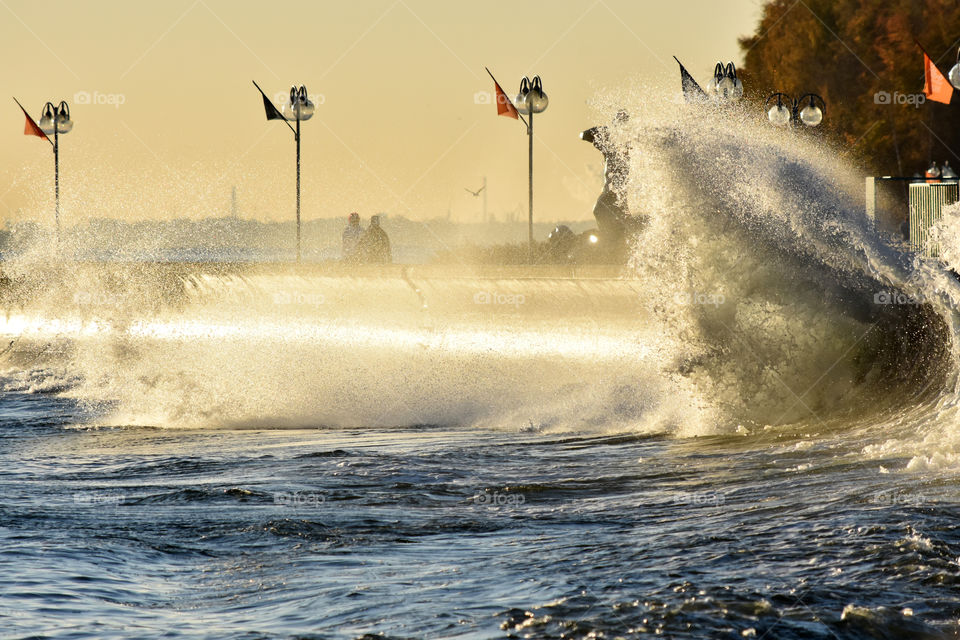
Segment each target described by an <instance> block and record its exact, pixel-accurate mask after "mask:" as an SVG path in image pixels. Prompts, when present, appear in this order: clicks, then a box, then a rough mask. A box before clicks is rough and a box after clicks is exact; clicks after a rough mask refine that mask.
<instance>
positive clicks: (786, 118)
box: [767, 104, 790, 127]
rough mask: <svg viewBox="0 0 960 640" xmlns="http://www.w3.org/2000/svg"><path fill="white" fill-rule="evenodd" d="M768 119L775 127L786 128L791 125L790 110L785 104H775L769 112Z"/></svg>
mask: <svg viewBox="0 0 960 640" xmlns="http://www.w3.org/2000/svg"><path fill="white" fill-rule="evenodd" d="M767 119H768V120H770V123H771V124H773V125H776V126H778V127H785V126H787V125H788V124H790V109H788V108H787V107H786V106H785V105H783V104H775V105H773V106H772V107H770V110H769V111H767Z"/></svg>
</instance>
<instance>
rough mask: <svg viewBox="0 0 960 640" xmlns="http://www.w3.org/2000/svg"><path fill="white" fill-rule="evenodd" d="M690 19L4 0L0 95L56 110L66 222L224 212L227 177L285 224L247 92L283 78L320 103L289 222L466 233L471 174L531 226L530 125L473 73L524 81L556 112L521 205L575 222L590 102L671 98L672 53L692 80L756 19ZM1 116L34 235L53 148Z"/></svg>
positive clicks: (1, 178)
mask: <svg viewBox="0 0 960 640" xmlns="http://www.w3.org/2000/svg"><path fill="white" fill-rule="evenodd" d="M285 6H290V5H285ZM687 7H688V10H687V11H684V12H683V15H682V16H678V15H677V12H675V11H673V10H672V9H671V8H669V7H668V8H664V6H663V5H661V4H660V3H657V4H653V3H630V2H626V1H622V0H597V1H596V2H592V3H590V2H582V3H575V4H564V5H557V4H554V3H549V4H548V3H545V2H538V3H525V4H523V5H516V4H513V3H506V2H493V3H484V4H483V5H481V6H473V7H466V6H461V5H459V4H447V3H441V2H437V1H434V0H423V1H414V0H410V1H404V0H384V1H382V2H366V3H363V4H358V5H351V6H338V7H337V8H336V10H335V11H336V12H335V13H334V12H333V11H331V10H330V9H328V8H325V7H322V6H317V5H311V4H302V5H294V6H293V7H292V8H289V9H285V10H283V11H276V10H269V9H265V8H264V5H263V4H262V3H256V4H252V3H242V4H241V3H226V2H216V1H212V0H211V1H206V0H185V1H183V2H175V3H172V2H171V3H157V4H150V5H140V4H125V3H121V2H117V1H113V0H105V1H102V2H96V3H93V4H85V5H80V4H70V3H56V4H55V5H54V8H55V10H54V11H51V10H50V5H39V4H34V3H28V2H22V1H3V2H0V13H4V14H6V15H7V19H6V20H5V21H4V25H5V28H4V38H3V45H2V48H3V50H4V51H5V53H6V54H7V58H8V59H17V60H18V62H17V64H16V65H11V66H7V67H6V68H4V70H3V71H2V74H3V78H4V80H3V84H4V86H5V87H7V93H8V94H12V95H15V96H16V97H17V98H18V99H19V100H20V101H21V102H22V103H23V105H24V106H25V107H26V108H27V110H28V111H29V112H30V113H31V115H33V116H34V117H35V118H36V117H39V112H40V109H41V105H42V104H43V103H44V102H45V101H47V100H51V101H54V102H59V100H61V99H63V100H66V101H67V102H68V103H69V104H70V107H71V110H72V115H73V119H74V121H75V128H74V130H73V132H71V133H70V134H69V135H67V136H65V137H64V139H63V140H62V141H61V188H62V199H63V205H62V216H63V221H64V223H65V224H70V223H72V222H82V221H83V220H84V219H87V218H96V217H115V218H119V219H124V220H137V219H163V218H176V217H188V218H193V217H206V216H211V215H218V214H223V213H225V212H229V211H230V208H231V190H232V188H233V187H234V186H235V187H236V188H237V192H238V202H239V209H240V210H241V211H243V215H244V217H247V218H253V219H258V220H265V221H278V220H288V219H292V218H293V215H294V195H293V194H294V190H293V187H294V143H293V136H292V135H291V133H290V132H289V130H287V128H286V127H285V126H284V125H283V124H282V123H281V122H276V121H274V122H267V121H266V120H265V118H264V113H263V107H262V104H261V101H260V98H259V95H258V93H257V91H256V89H255V88H254V87H253V85H252V84H251V82H250V81H251V80H256V81H257V82H258V83H259V84H260V85H261V86H262V87H263V88H264V90H265V91H266V92H267V94H268V95H269V96H271V97H273V96H275V95H278V94H283V93H285V92H286V91H287V90H288V89H289V86H290V85H291V84H292V83H294V82H295V83H298V84H299V83H303V84H305V85H306V86H307V88H308V90H309V92H310V93H311V95H313V96H316V101H317V102H318V105H317V112H316V115H315V116H314V118H313V119H312V120H311V121H309V122H306V123H304V125H303V217H304V219H305V220H312V219H323V218H330V217H339V216H341V215H345V214H346V213H347V212H349V211H353V210H356V211H359V212H360V213H361V214H362V215H365V216H368V215H370V214H372V213H375V212H387V213H390V214H392V215H396V216H400V215H403V216H406V217H408V218H411V219H415V220H424V219H431V218H443V217H446V215H447V212H448V211H449V212H450V215H451V217H452V218H453V219H454V220H457V221H460V222H466V221H474V220H480V219H481V216H482V213H481V206H482V204H481V202H482V201H481V199H480V198H475V197H474V196H472V195H470V194H468V193H467V192H466V191H465V188H467V187H469V188H471V189H478V188H479V187H480V185H481V184H482V182H483V178H484V176H486V177H487V182H488V198H489V204H488V207H489V211H491V212H493V213H495V214H496V215H499V216H502V215H504V214H508V213H511V212H513V213H515V214H516V215H517V216H518V217H525V216H526V178H527V172H526V163H527V146H526V145H527V141H526V136H525V131H524V128H523V125H522V124H521V123H518V122H515V121H512V120H509V119H507V118H498V117H496V115H495V110H494V107H493V106H492V105H490V104H485V103H484V94H485V93H486V94H488V93H489V92H490V91H491V90H492V82H491V81H490V79H489V78H488V76H487V75H486V73H485V72H484V70H483V68H484V66H489V67H490V68H491V70H492V71H493V72H494V73H495V74H497V76H498V79H499V80H500V81H501V84H503V85H504V88H505V89H506V90H507V91H508V93H515V92H516V89H517V85H518V81H519V78H520V77H521V76H522V75H523V74H529V75H534V74H539V75H540V76H541V77H542V78H543V81H544V88H545V90H546V92H547V94H548V95H549V97H550V100H551V102H550V107H549V109H548V110H547V112H546V113H545V114H543V115H542V116H539V117H538V118H537V121H536V127H535V131H536V150H535V154H536V173H537V180H536V206H535V211H536V212H537V213H543V214H544V216H549V218H550V219H552V220H583V219H588V218H589V217H590V215H591V209H592V205H593V201H594V199H595V197H596V194H597V192H598V191H599V189H600V185H601V178H600V168H601V166H602V159H601V157H600V156H599V154H598V153H597V152H596V151H595V150H594V149H593V148H592V147H591V146H590V145H587V144H585V143H583V142H582V141H580V140H579V139H578V138H577V133H578V132H579V131H580V130H582V129H584V128H587V127H589V126H591V125H593V124H595V122H594V120H595V119H596V118H597V117H599V115H600V114H601V113H602V112H603V111H604V108H603V107H602V106H601V107H599V108H598V107H597V106H596V104H592V103H595V102H596V101H597V100H598V98H599V97H600V96H602V95H603V93H604V91H605V90H608V89H613V88H618V89H622V88H623V87H629V86H632V87H638V88H639V87H645V88H648V89H649V90H654V91H665V92H669V93H671V94H676V93H679V87H678V86H677V85H678V74H677V68H676V63H675V62H674V61H673V60H672V58H671V56H672V55H674V54H675V55H677V56H678V57H679V58H680V59H681V60H683V62H684V64H686V65H687V66H688V68H690V70H691V71H692V72H693V73H694V74H695V75H696V76H697V77H704V78H705V77H707V76H708V75H709V73H710V71H711V69H712V65H713V63H714V62H715V61H716V60H718V59H723V60H728V59H733V60H736V61H739V60H740V55H739V50H738V46H737V38H738V37H739V36H741V35H744V34H746V33H749V32H750V31H751V30H752V29H753V28H754V27H755V26H756V23H757V20H758V18H759V6H758V5H757V3H756V1H755V0H738V1H737V2H735V3H725V4H724V5H723V6H720V5H718V4H716V3H709V2H706V1H705V0H696V1H694V2H690V3H687ZM286 16H295V17H291V18H290V19H288V18H287V17H286ZM593 42H602V47H601V46H594V47H591V46H589V43H593ZM585 43H587V44H585ZM478 95H479V99H478V97H477V96H478ZM85 99H86V101H87V102H88V103H87V104H84V102H85ZM3 112H4V113H6V114H7V115H6V117H5V120H4V122H6V125H5V126H3V127H0V142H2V148H3V153H2V154H0V215H2V216H3V218H4V220H37V221H40V222H42V223H44V224H49V223H51V222H52V220H51V219H52V211H53V188H52V187H53V185H52V182H53V175H52V174H53V167H52V165H53V161H52V154H51V153H50V148H49V145H47V143H46V142H44V141H41V140H38V139H36V138H33V137H28V136H24V135H22V128H23V117H22V115H21V114H20V111H19V109H18V108H17V106H16V104H15V103H14V102H13V101H12V100H10V101H9V104H8V106H7V108H6V109H5V110H4V111H3ZM538 219H540V218H539V216H538Z"/></svg>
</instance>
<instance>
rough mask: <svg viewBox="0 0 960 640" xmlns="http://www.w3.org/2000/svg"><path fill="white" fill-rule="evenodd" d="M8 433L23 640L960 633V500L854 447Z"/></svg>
mask: <svg viewBox="0 0 960 640" xmlns="http://www.w3.org/2000/svg"><path fill="white" fill-rule="evenodd" d="M0 410H2V411H3V419H4V420H3V422H4V424H3V430H2V434H0V437H2V440H0V442H2V451H3V453H2V465H0V483H2V484H0V496H2V497H0V518H2V520H0V522H2V528H0V536H2V551H0V566H2V570H3V576H4V580H3V592H2V593H3V595H2V607H3V608H2V610H0V615H2V616H3V618H4V622H3V628H4V635H5V636H6V637H44V636H48V637H75V638H87V637H89V638H130V637H171V638H176V637H208V638H218V637H249V638H260V637H264V638H287V637H318V638H319V637H323V638H356V637H359V636H362V635H364V634H383V635H384V636H386V637H393V638H400V637H404V638H406V637H416V638H421V637H422V638H439V637H463V638H500V637H535V638H561V637H562V638H582V637H611V638H612V637H637V636H640V635H642V634H645V633H656V632H659V633H662V634H664V635H665V637H676V638H703V637H752V636H753V634H755V635H756V637H761V636H764V635H766V637H774V638H832V637H840V638H918V637H954V636H955V635H956V633H957V629H958V627H957V621H958V617H960V591H958V589H957V584H958V581H960V565H958V549H960V545H958V543H960V530H958V522H960V521H958V516H960V512H958V508H957V506H956V505H957V501H958V497H960V496H958V491H957V488H956V484H955V483H954V482H951V481H948V480H947V479H946V478H943V477H939V478H937V477H929V476H926V475H910V474H906V475H905V474H902V473H889V472H887V471H886V470H887V469H889V468H895V467H902V466H903V465H904V463H905V462H906V461H905V460H896V459H872V460H864V459H863V456H862V454H861V451H862V448H863V446H862V442H860V443H853V442H849V441H847V439H845V438H844V437H843V436H842V434H841V435H832V436H828V435H826V434H816V435H810V434H806V435H803V434H796V433H789V432H782V433H776V434H772V433H768V434H764V435H758V436H727V437H711V438H697V439H681V440H676V439H669V438H665V437H658V436H651V437H639V436H630V435H615V436H596V435H584V434H577V433H567V434H551V435H544V434H532V433H504V432H501V431H484V430H477V429H470V430H445V429H438V428H407V429H391V430H332V431H331V430H266V431H264V430H240V431H194V430H176V431H165V430H157V429H144V428H129V429H124V428H99V429H75V428H64V427H65V425H66V424H68V423H70V422H72V421H74V420H75V419H76V418H77V415H76V411H77V408H76V407H75V406H74V405H73V404H72V403H71V402H69V401H64V400H59V399H56V398H53V397H50V396H47V395H36V394H34V395H26V394H21V393H7V394H5V395H4V397H3V400H2V406H0ZM51 416H54V417H51ZM591 634H593V635H591Z"/></svg>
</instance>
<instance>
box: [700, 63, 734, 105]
mask: <svg viewBox="0 0 960 640" xmlns="http://www.w3.org/2000/svg"><path fill="white" fill-rule="evenodd" d="M707 95H709V96H710V97H712V98H713V99H714V100H715V101H717V102H736V101H737V100H739V99H740V98H742V97H743V82H741V81H740V78H738V77H737V67H736V65H734V64H733V63H732V62H728V63H727V64H726V66H724V64H723V63H722V62H717V66H715V67H714V68H713V77H712V78H710V80H709V81H708V82H707Z"/></svg>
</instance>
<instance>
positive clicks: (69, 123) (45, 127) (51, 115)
mask: <svg viewBox="0 0 960 640" xmlns="http://www.w3.org/2000/svg"><path fill="white" fill-rule="evenodd" d="M37 126H39V127H40V130H41V131H43V132H44V133H45V134H47V135H50V134H51V133H52V134H53V191H54V199H55V201H56V211H55V214H54V219H55V220H56V224H57V246H58V247H59V246H60V134H61V133H70V131H72V130H73V120H71V119H70V106H69V105H67V103H66V102H65V101H61V102H60V105H59V106H56V107H54V106H53V103H52V102H48V103H47V104H45V105H43V115H42V116H40V122H38V123H37Z"/></svg>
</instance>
